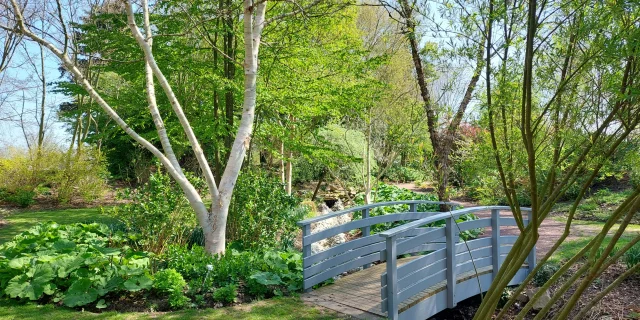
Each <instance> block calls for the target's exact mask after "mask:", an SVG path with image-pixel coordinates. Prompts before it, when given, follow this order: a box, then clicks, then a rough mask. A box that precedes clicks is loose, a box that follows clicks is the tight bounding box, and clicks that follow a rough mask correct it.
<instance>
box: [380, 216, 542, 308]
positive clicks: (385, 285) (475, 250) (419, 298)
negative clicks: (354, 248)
mask: <svg viewBox="0 0 640 320" xmlns="http://www.w3.org/2000/svg"><path fill="white" fill-rule="evenodd" d="M485 210H491V218H483V219H478V220H471V221H465V222H460V223H456V219H457V218H458V217H459V216H460V215H463V214H467V213H474V212H478V211H485ZM521 210H522V211H527V212H529V217H528V219H525V220H524V221H525V224H527V223H528V221H529V220H530V219H531V217H530V215H531V210H530V209H528V208H521ZM500 211H510V208H509V207H501V206H490V207H473V208H466V209H461V210H455V211H450V212H442V213H437V214H434V215H431V216H429V217H427V218H424V219H420V220H416V221H412V222H409V223H407V224H404V225H402V226H399V227H396V228H393V229H390V230H387V231H384V232H382V233H380V237H383V238H384V239H385V249H384V250H383V251H382V252H381V255H383V256H384V259H385V260H386V261H387V265H386V272H385V273H383V274H382V275H381V279H380V281H381V285H382V287H381V290H380V293H381V298H382V305H381V307H382V311H383V312H387V315H388V318H389V319H426V318H429V317H430V316H432V315H434V314H436V313H438V312H440V311H442V310H444V309H446V308H453V307H455V306H456V304H457V303H458V302H459V301H462V300H464V299H467V298H469V297H471V296H474V295H477V294H480V293H482V292H485V291H486V290H487V289H488V288H489V286H490V285H491V281H493V278H494V277H495V275H496V274H497V272H498V270H499V269H500V266H501V265H502V262H503V261H504V259H505V256H506V254H508V253H509V251H510V250H511V247H512V245H513V243H514V242H515V240H516V239H517V236H502V235H501V234H500V228H501V227H502V226H514V225H516V222H515V219H514V218H513V217H503V216H500ZM443 219H444V220H445V221H446V224H445V226H444V227H439V228H424V227H422V226H424V225H426V224H429V223H433V222H435V221H439V220H443ZM485 227H491V237H490V238H478V239H474V240H470V241H466V242H458V239H459V234H460V232H462V231H466V230H471V229H476V228H485ZM443 237H444V238H445V243H446V246H445V247H443V248H440V249H436V250H434V251H431V252H429V253H428V254H426V255H423V256H421V257H419V258H415V259H413V260H411V261H410V262H407V263H405V264H403V265H401V266H398V262H397V257H398V255H400V254H402V253H405V252H411V251H415V248H422V247H423V246H424V245H425V244H430V243H432V242H433V241H434V240H436V239H441V238H443ZM535 262H536V257H535V247H534V249H533V250H532V251H531V252H530V253H529V257H528V259H527V263H526V264H523V266H522V268H521V269H520V270H519V271H518V273H517V274H516V276H515V277H514V278H513V279H512V280H511V283H510V284H518V283H521V282H522V281H523V280H524V278H525V277H526V276H527V275H528V273H529V271H530V270H531V269H533V267H534V266H535Z"/></svg>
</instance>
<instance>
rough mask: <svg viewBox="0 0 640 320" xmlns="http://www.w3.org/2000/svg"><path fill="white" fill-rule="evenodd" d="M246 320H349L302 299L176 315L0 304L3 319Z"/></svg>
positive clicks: (267, 301)
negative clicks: (93, 311) (309, 304)
mask: <svg viewBox="0 0 640 320" xmlns="http://www.w3.org/2000/svg"><path fill="white" fill-rule="evenodd" d="M44 318H46V319H47V320H69V319H81V320H82V319H114V320H118V319H220V320H222V319H243V320H244V319H246V320H258V319H265V320H294V319H301V320H330V319H347V318H346V317H343V316H341V315H339V314H337V313H333V312H329V311H324V310H320V309H317V308H315V307H311V306H308V305H305V304H304V302H302V301H301V300H300V299H299V298H278V299H270V300H263V301H259V302H255V303H250V304H247V305H241V306H235V307H229V308H220V309H202V310H197V309H190V310H182V311H175V312H161V313H158V312H156V313H151V312H150V313H142V312H123V313H118V312H114V311H110V312H104V313H91V312H82V311H77V310H74V309H69V308H65V307H56V306H53V305H50V304H49V305H37V304H34V303H19V302H14V301H13V300H6V299H5V300H0V319H7V320H9V319H11V320H13V319H16V320H17V319H44Z"/></svg>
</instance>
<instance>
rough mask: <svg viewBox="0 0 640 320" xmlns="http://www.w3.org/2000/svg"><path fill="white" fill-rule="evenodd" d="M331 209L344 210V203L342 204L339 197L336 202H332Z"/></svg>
mask: <svg viewBox="0 0 640 320" xmlns="http://www.w3.org/2000/svg"><path fill="white" fill-rule="evenodd" d="M331 210H333V211H340V210H344V204H342V200H340V199H338V200H336V203H334V204H333V207H332V208H331Z"/></svg>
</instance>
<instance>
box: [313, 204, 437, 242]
mask: <svg viewBox="0 0 640 320" xmlns="http://www.w3.org/2000/svg"><path fill="white" fill-rule="evenodd" d="M427 214H432V213H431V212H429V213H427ZM424 217H425V213H424V212H405V213H394V214H387V215H380V216H375V217H370V218H366V219H360V220H354V221H351V222H348V223H345V224H342V225H339V226H335V227H333V228H329V229H325V230H322V231H320V232H316V233H313V234H311V235H309V236H306V237H304V238H302V243H303V244H304V245H307V244H312V243H314V242H318V241H320V240H323V239H326V238H329V237H332V236H335V235H337V234H339V233H344V232H347V231H351V230H354V229H360V228H363V227H366V226H371V225H374V224H379V223H389V222H396V221H403V220H419V219H421V218H424Z"/></svg>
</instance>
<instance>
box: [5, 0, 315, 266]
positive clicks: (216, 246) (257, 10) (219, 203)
mask: <svg viewBox="0 0 640 320" xmlns="http://www.w3.org/2000/svg"><path fill="white" fill-rule="evenodd" d="M319 2H320V1H317V0H316V1H313V2H310V3H308V4H306V5H304V6H302V5H299V4H296V5H297V6H292V7H293V8H295V9H292V10H291V11H289V12H286V13H284V14H280V15H278V16H273V17H269V18H267V17H266V9H267V1H258V2H254V1H252V0H244V1H243V16H242V22H243V39H244V50H245V55H244V62H243V67H244V97H243V103H242V116H241V119H240V122H239V125H238V129H237V132H236V135H235V137H234V139H233V143H232V147H231V150H230V152H229V157H228V161H227V163H226V166H225V168H224V171H223V174H222V176H221V178H220V180H219V182H218V183H217V182H216V180H215V178H214V175H213V173H212V170H211V167H210V165H209V162H208V160H207V158H206V157H205V153H204V151H203V149H202V147H201V145H200V143H199V141H198V138H197V137H196V135H195V133H194V130H193V128H192V127H191V125H190V122H189V119H187V117H186V116H185V113H184V110H183V108H182V105H181V103H180V101H179V100H178V99H177V98H176V94H175V93H174V91H173V88H172V86H171V84H170V82H169V80H168V79H167V77H166V76H165V74H164V73H163V71H162V70H161V69H160V67H159V66H158V63H157V61H156V59H155V57H154V54H153V38H154V34H153V25H152V23H151V19H150V17H151V14H150V6H149V3H148V1H147V0H142V1H141V2H140V3H136V4H134V3H132V1H124V2H123V5H124V9H125V11H126V16H127V22H128V27H129V30H130V32H131V35H132V36H133V38H134V39H135V40H136V43H137V44H138V46H139V47H140V49H141V51H142V53H143V58H144V61H145V68H144V70H140V72H144V73H145V76H146V87H145V90H146V96H147V103H148V108H149V113H150V115H151V117H152V118H153V123H154V125H155V128H156V131H157V135H158V137H159V140H160V142H161V143H160V144H161V146H160V147H157V146H155V145H154V144H152V143H151V142H149V140H147V139H145V138H144V137H142V136H141V135H140V134H138V133H137V132H136V131H134V130H133V129H132V128H131V127H129V125H128V124H127V120H126V119H123V118H122V117H120V115H119V114H118V113H117V112H116V110H115V109H114V107H113V106H112V105H110V104H109V103H108V102H107V101H105V100H104V99H103V97H102V96H101V95H100V93H99V91H98V90H97V89H96V88H95V87H94V85H92V83H91V81H90V79H87V78H86V77H85V74H84V73H83V72H82V68H81V67H80V66H79V65H78V61H77V60H76V59H73V54H74V52H73V41H74V35H73V32H72V28H71V25H72V23H73V22H74V21H73V20H74V18H75V19H77V18H78V10H79V8H80V6H79V4H77V3H76V5H78V8H71V7H68V6H64V5H62V4H61V3H60V1H56V2H55V3H53V5H52V6H51V7H52V8H54V9H53V10H50V12H49V14H50V15H51V16H53V17H55V18H56V20H57V21H56V23H57V29H58V30H59V34H54V35H44V36H43V35H40V33H39V32H38V30H36V29H34V27H33V25H31V24H29V23H27V22H26V21H25V19H24V17H25V12H29V11H30V10H31V9H32V8H30V7H29V6H28V5H22V4H21V3H19V2H18V1H17V0H11V2H10V3H8V4H5V6H6V8H5V9H6V11H7V12H8V14H7V16H6V17H4V19H3V20H4V21H5V23H4V24H2V25H1V26H0V27H1V28H2V29H3V30H6V31H7V32H9V33H11V34H15V35H18V36H22V37H24V38H26V39H29V40H31V41H33V42H36V43H38V44H40V45H42V46H44V47H45V48H46V49H47V50H49V51H50V52H51V53H52V54H53V55H55V56H56V57H57V58H58V60H59V61H60V62H61V64H62V66H63V67H64V68H65V69H66V70H67V71H68V72H69V73H70V74H71V75H72V77H73V79H74V81H75V82H76V83H78V84H79V85H81V86H82V87H83V88H84V90H86V91H87V94H88V95H89V96H90V97H91V99H92V100H93V101H95V103H96V104H97V105H99V106H100V108H101V109H102V110H103V111H104V112H105V113H106V114H107V115H108V116H109V117H110V118H111V119H112V120H113V121H114V122H115V123H116V124H117V125H118V126H119V127H120V128H122V130H124V131H125V132H126V133H127V134H128V135H129V136H130V137H131V138H132V139H133V140H135V141H136V142H137V143H139V144H140V145H141V146H142V147H144V148H145V149H146V150H148V151H149V152H151V153H152V154H153V155H154V156H155V157H156V158H158V160H159V161H160V162H161V164H162V165H163V166H164V167H165V169H166V171H167V172H168V173H169V174H170V175H171V177H172V178H173V179H175V181H176V182H177V183H178V185H179V186H180V188H181V189H182V190H183V192H184V194H185V196H186V198H187V199H188V201H189V204H190V205H191V207H192V208H193V210H194V212H195V215H196V218H197V220H198V222H199V224H200V226H201V227H202V229H203V232H204V235H205V248H206V250H207V251H208V252H210V253H212V254H217V253H223V252H224V251H225V231H226V223H227V214H228V210H229V203H230V200H231V196H232V193H233V189H234V185H235V183H236V181H237V178H238V175H239V173H240V169H241V166H242V163H243V161H244V159H245V154H246V151H247V148H248V146H249V142H250V140H251V135H252V132H253V126H254V114H255V106H256V99H257V95H256V81H257V76H258V55H259V52H260V44H261V37H262V33H263V30H264V28H265V26H267V25H268V24H269V23H271V22H273V21H277V20H279V19H282V18H286V17H289V16H293V15H297V14H300V13H303V12H305V11H306V10H308V9H310V8H312V7H313V6H315V5H317V4H318V3H319ZM72 4H73V3H72ZM94 5H95V4H94ZM137 10H139V11H140V12H141V16H142V19H141V20H139V19H138V18H139V16H140V14H139V13H138V12H137ZM140 21H141V23H142V24H141V25H139V23H140ZM156 81H157V83H158V84H159V86H160V87H161V89H162V93H163V94H164V95H165V96H166V97H167V99H168V100H169V102H170V104H171V107H172V110H173V114H174V115H175V116H176V117H177V119H178V120H179V122H180V125H181V127H182V129H183V131H184V134H185V135H186V137H187V139H188V142H189V145H190V147H191V149H192V150H193V153H194V155H195V158H196V159H197V163H198V167H199V169H200V170H201V171H202V175H203V177H204V180H205V181H206V183H207V186H208V190H207V191H208V192H207V193H208V194H206V195H202V194H199V193H198V192H197V190H196V188H194V186H193V185H192V184H191V183H190V182H189V180H188V179H187V178H186V177H185V174H184V173H183V170H182V167H181V165H180V163H179V162H178V160H177V158H176V156H175V153H174V151H173V148H172V145H171V142H170V140H169V136H168V133H167V131H166V130H165V127H164V122H163V119H162V116H161V115H160V113H159V112H158V106H157V102H156V100H157V99H156V95H157V94H158V93H157V92H155V82H156ZM206 196H208V197H210V198H211V200H212V203H211V206H210V207H207V205H205V202H204V198H205V197H206Z"/></svg>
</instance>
